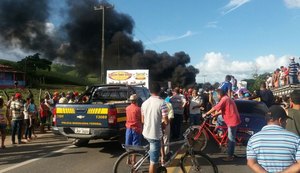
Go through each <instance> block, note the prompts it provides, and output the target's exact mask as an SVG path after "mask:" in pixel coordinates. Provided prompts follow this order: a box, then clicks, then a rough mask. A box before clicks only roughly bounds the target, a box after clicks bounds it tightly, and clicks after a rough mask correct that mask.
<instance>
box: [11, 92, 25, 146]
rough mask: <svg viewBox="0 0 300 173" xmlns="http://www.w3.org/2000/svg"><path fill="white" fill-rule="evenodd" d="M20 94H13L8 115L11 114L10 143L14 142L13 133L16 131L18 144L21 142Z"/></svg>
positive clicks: (21, 112) (21, 109) (21, 115)
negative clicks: (13, 97) (13, 98)
mask: <svg viewBox="0 0 300 173" xmlns="http://www.w3.org/2000/svg"><path fill="white" fill-rule="evenodd" d="M21 99H22V95H21V94H20V93H16V94H15V100H14V101H12V102H11V104H10V115H11V116H12V134H11V140H12V141H11V143H12V144H16V141H15V135H16V132H18V144H21V143H22V126H23V110H24V106H23V103H22V100H21Z"/></svg>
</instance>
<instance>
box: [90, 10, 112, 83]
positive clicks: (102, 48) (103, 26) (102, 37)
mask: <svg viewBox="0 0 300 173" xmlns="http://www.w3.org/2000/svg"><path fill="white" fill-rule="evenodd" d="M113 7H114V6H113V5H108V4H100V5H99V6H98V7H96V6H94V10H95V11H99V10H102V36H101V40H102V43H101V74H100V75H101V76H100V82H101V83H102V84H104V83H105V69H104V68H105V65H104V49H105V45H104V44H105V38H104V33H105V32H104V28H105V21H104V19H105V9H109V8H113Z"/></svg>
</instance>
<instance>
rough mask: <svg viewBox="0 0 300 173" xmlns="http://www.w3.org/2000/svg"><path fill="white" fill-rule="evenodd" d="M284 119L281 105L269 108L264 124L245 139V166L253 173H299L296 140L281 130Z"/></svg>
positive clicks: (299, 145)
mask: <svg viewBox="0 0 300 173" xmlns="http://www.w3.org/2000/svg"><path fill="white" fill-rule="evenodd" d="M288 118H290V117H288V116H287V115H286V112H285V110H284V109H283V108H282V107H281V106H279V105H273V106H271V107H270V108H269V112H268V113H267V115H266V119H267V121H268V124H267V125H266V126H264V127H263V128H262V130H261V131H260V132H258V133H256V134H254V135H253V136H252V137H251V138H250V139H249V141H248V144H247V165H248V166H249V167H250V168H251V169H252V170H253V171H254V172H262V173H267V172H283V173H284V172H300V139H299V136H297V135H296V134H294V133H292V132H289V131H287V130H285V129H284V128H285V126H286V121H287V119H288Z"/></svg>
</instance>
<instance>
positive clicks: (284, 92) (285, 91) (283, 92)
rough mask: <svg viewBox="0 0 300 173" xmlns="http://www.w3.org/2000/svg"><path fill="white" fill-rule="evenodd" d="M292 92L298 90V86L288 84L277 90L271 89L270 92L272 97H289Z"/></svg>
mask: <svg viewBox="0 0 300 173" xmlns="http://www.w3.org/2000/svg"><path fill="white" fill-rule="evenodd" d="M294 90H300V84H294V85H293V84H292V85H291V84H289V85H285V86H282V87H279V88H273V89H271V91H272V92H273V95H274V96H279V97H282V96H287V97H289V96H290V93H291V92H293V91H294Z"/></svg>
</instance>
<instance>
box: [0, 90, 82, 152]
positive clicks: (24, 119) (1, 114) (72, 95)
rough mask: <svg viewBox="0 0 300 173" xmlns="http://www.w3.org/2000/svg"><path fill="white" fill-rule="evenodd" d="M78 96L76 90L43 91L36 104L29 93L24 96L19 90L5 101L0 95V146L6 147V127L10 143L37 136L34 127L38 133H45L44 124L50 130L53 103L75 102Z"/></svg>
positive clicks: (14, 143)
mask: <svg viewBox="0 0 300 173" xmlns="http://www.w3.org/2000/svg"><path fill="white" fill-rule="evenodd" d="M78 97H79V93H78V92H71V91H69V92H67V94H65V93H64V92H61V93H58V92H54V93H53V94H50V93H49V92H45V94H44V97H43V98H41V99H40V100H39V102H38V103H39V104H37V103H36V102H35V100H34V97H33V95H32V94H31V93H30V94H29V95H28V96H27V97H25V98H24V97H23V96H22V94H21V93H20V92H16V93H15V94H14V95H12V96H11V97H10V99H9V100H7V101H4V99H3V97H2V96H0V132H1V146H0V147H1V148H2V149H5V148H6V146H5V139H6V133H7V129H9V130H11V131H10V133H11V144H12V145H16V144H18V145H20V144H25V143H28V142H30V141H31V140H33V139H35V138H37V135H36V128H39V131H40V133H45V128H46V126H47V129H48V130H50V128H51V125H52V114H53V110H54V107H55V105H56V104H57V103H75V102H77V101H78ZM7 127H9V128H7ZM16 136H17V139H16Z"/></svg>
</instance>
